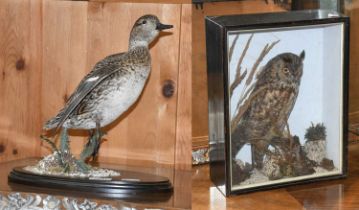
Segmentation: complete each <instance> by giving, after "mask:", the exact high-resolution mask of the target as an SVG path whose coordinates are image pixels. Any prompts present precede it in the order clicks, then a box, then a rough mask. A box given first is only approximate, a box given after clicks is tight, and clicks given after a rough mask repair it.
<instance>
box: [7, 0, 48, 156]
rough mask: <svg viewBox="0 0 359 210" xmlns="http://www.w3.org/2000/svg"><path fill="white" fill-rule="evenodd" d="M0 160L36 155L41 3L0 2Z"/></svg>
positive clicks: (22, 0)
mask: <svg viewBox="0 0 359 210" xmlns="http://www.w3.org/2000/svg"><path fill="white" fill-rule="evenodd" d="M0 31H1V35H0V97H1V99H0V161H4V160H13V159H17V158H23V157H27V156H32V155H35V154H37V153H38V151H39V144H40V141H38V140H37V137H38V135H39V133H38V132H37V131H39V130H40V121H41V119H40V95H39V92H40V87H41V83H40V81H41V74H40V72H39V70H41V53H42V52H41V39H39V37H41V1H38V0H34V1H28V0H15V1H14V0H3V1H0Z"/></svg>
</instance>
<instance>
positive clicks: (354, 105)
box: [345, 1, 359, 124]
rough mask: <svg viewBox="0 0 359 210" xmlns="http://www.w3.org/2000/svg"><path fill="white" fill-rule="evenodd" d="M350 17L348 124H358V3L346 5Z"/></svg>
mask: <svg viewBox="0 0 359 210" xmlns="http://www.w3.org/2000/svg"><path fill="white" fill-rule="evenodd" d="M345 10H346V11H345V13H346V14H347V15H348V16H349V17H350V57H349V59H350V77H349V122H350V123H353V124H358V123H359V59H358V58H359V36H358V35H359V1H353V2H352V4H349V5H346V8H345Z"/></svg>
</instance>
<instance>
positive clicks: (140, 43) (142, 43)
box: [128, 40, 148, 51]
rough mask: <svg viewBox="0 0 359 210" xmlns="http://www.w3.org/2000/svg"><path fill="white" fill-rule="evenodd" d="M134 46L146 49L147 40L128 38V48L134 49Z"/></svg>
mask: <svg viewBox="0 0 359 210" xmlns="http://www.w3.org/2000/svg"><path fill="white" fill-rule="evenodd" d="M136 48H147V49H148V42H146V41H139V40H130V44H129V47H128V50H129V51H132V50H136Z"/></svg>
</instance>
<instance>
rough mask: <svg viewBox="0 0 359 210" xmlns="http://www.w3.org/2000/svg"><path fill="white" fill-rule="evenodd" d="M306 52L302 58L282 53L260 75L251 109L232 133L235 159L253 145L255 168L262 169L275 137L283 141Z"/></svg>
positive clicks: (250, 104) (254, 90)
mask: <svg viewBox="0 0 359 210" xmlns="http://www.w3.org/2000/svg"><path fill="white" fill-rule="evenodd" d="M303 59H304V51H303V52H302V53H301V54H300V56H298V55H295V54H292V53H283V54H280V55H277V56H275V57H274V58H272V59H271V60H270V61H269V62H268V63H267V64H266V65H265V66H264V68H263V70H262V71H261V72H260V73H259V74H258V76H257V81H256V83H255V86H254V89H253V91H252V92H251V94H250V95H249V97H248V100H247V101H246V102H245V103H248V106H247V107H248V108H247V109H246V110H245V111H244V113H243V115H242V117H241V120H240V122H239V124H238V126H237V127H236V129H235V130H234V131H232V138H231V139H232V156H233V158H234V157H235V155H236V154H237V152H238V151H239V150H240V149H241V148H242V146H243V145H244V144H247V143H248V144H251V145H252V158H253V160H254V161H253V162H254V165H255V167H257V168H261V167H262V161H263V155H264V153H265V152H266V150H267V149H268V146H269V143H270V141H271V139H272V138H274V137H282V136H283V135H284V129H285V126H286V125H287V120H288V118H289V115H290V113H291V112H292V110H293V107H294V104H295V101H296V99H297V96H298V92H299V85H300V81H301V76H302V73H303Z"/></svg>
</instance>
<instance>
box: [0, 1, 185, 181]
mask: <svg viewBox="0 0 359 210" xmlns="http://www.w3.org/2000/svg"><path fill="white" fill-rule="evenodd" d="M30 2H31V3H30ZM36 6H37V7H36ZM30 7H31V8H30ZM182 7H183V5H182V4H158V3H124V2H110V3H109V2H106V3H105V2H96V1H55V0H38V1H36V0H35V1H29V0H22V1H21V0H15V1H12V0H4V1H1V2H0V11H1V12H0V18H1V20H2V21H1V23H0V29H1V30H2V31H6V34H8V35H7V36H4V35H2V34H0V44H1V46H4V47H3V50H2V49H0V66H2V67H3V68H2V69H0V71H1V72H3V73H2V75H0V76H2V78H1V79H2V80H0V87H1V90H0V93H1V95H0V134H1V135H0V161H5V160H9V159H11V158H9V157H8V156H9V154H10V153H11V152H12V151H10V150H9V149H8V148H7V147H11V148H15V147H16V145H17V144H18V143H21V144H25V143H26V145H25V146H24V145H21V148H22V149H24V150H26V151H27V152H23V153H22V156H21V157H28V156H40V155H45V154H49V153H50V151H49V149H48V147H47V145H46V144H43V145H42V146H40V143H41V141H40V139H39V135H40V134H41V130H42V129H41V128H42V125H43V124H44V122H46V121H47V120H48V119H50V118H51V117H53V116H55V115H56V114H57V113H58V111H59V110H60V109H61V108H62V107H63V106H64V104H65V102H66V100H67V99H68V97H69V96H70V95H71V93H72V92H73V91H74V89H75V88H76V86H77V85H78V83H79V82H80V80H81V79H82V78H83V77H84V76H85V75H86V73H87V72H89V71H90V70H91V68H92V67H93V65H94V64H95V63H96V62H97V61H99V60H100V59H102V58H104V57H105V56H107V55H109V54H113V53H118V52H124V51H127V48H128V40H129V34H130V30H131V28H132V25H133V23H134V21H135V20H136V19H137V18H139V17H140V16H142V15H144V14H148V13H151V14H155V15H157V16H158V17H159V18H160V20H161V21H162V22H163V23H167V24H173V25H174V28H173V29H171V30H169V31H168V32H164V33H162V34H161V37H160V38H159V39H157V40H156V41H155V43H154V44H152V45H151V49H150V51H151V55H152V72H151V75H150V79H149V81H148V83H147V85H146V87H145V90H144V92H143V94H142V95H141V97H140V100H139V101H138V102H137V103H136V104H135V106H133V107H132V108H131V110H130V111H129V112H128V113H126V114H125V115H124V116H122V117H121V118H120V119H119V120H117V121H116V122H115V123H113V124H112V125H110V126H109V127H108V128H107V131H108V135H107V136H106V137H105V138H106V139H108V140H107V141H105V142H104V143H103V145H102V148H101V150H100V156H99V161H103V162H116V163H124V164H126V163H127V164H129V165H147V166H156V165H162V164H163V165H166V166H169V167H172V166H173V165H176V167H177V168H180V169H189V168H190V164H191V163H190V161H189V154H190V153H189V152H190V149H189V148H191V134H190V131H191V129H190V126H191V125H190V117H191V113H190V111H191V109H190V107H189V108H188V106H189V105H190V104H189V103H184V102H183V101H184V100H187V101H188V100H189V99H188V97H190V94H189V95H185V94H184V93H185V92H186V91H187V92H188V90H190V86H188V84H187V83H188V82H189V81H190V76H191V75H190V74H191V69H190V68H188V67H191V59H189V57H188V56H189V55H190V54H186V53H185V52H181V50H189V49H191V42H190V37H191V34H190V31H187V32H181V27H183V29H184V30H188V28H189V26H190V24H191V23H190V22H191V19H190V12H191V11H190V10H188V8H191V5H187V7H186V8H187V9H182ZM35 10H36V11H35ZM19 14H21V15H19ZM182 15H188V17H185V18H182V17H181V16H182ZM8 17H10V18H8ZM20 29H21V30H20ZM14 32H16V33H14ZM9 37H10V38H9ZM8 39H9V40H8ZM182 40H184V41H183V42H182ZM9 42H10V44H9ZM30 48H35V49H30ZM22 57H23V58H24V60H25V61H26V62H25V63H26V64H25V67H24V70H22V68H23V67H21V63H20V67H19V68H21V70H15V69H14V68H15V64H14V62H16V61H17V60H18V59H19V58H22ZM32 59H33V60H34V61H33V60H32ZM180 59H182V60H181V61H180ZM28 69H29V70H28ZM179 71H181V73H179ZM3 78H5V79H3ZM179 82H184V83H185V84H184V85H182V86H181V85H180V84H179ZM164 87H167V88H169V89H173V95H172V96H170V97H165V96H164V95H163V88H164ZM170 92H171V91H170ZM178 93H181V94H178ZM186 97H187V98H186ZM8 98H9V99H8ZM182 105H184V106H187V107H181V109H178V107H179V106H182ZM29 110H31V111H29ZM15 112H16V113H15ZM177 117H180V118H179V119H177ZM182 126H185V127H187V128H183V127H182ZM86 138H87V134H86V133H85V132H78V131H74V132H71V147H72V150H73V152H74V153H75V154H79V153H80V151H81V150H82V148H83V144H84V143H85V140H86ZM1 145H5V147H6V148H5V153H4V152H3V153H4V155H2V153H1V150H2V147H1ZM8 151H10V152H8ZM186 151H187V152H188V158H187V159H183V158H180V159H178V158H177V155H179V156H178V157H181V156H182V155H183V154H185V153H186ZM185 160H187V161H185ZM172 178H173V177H172Z"/></svg>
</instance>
